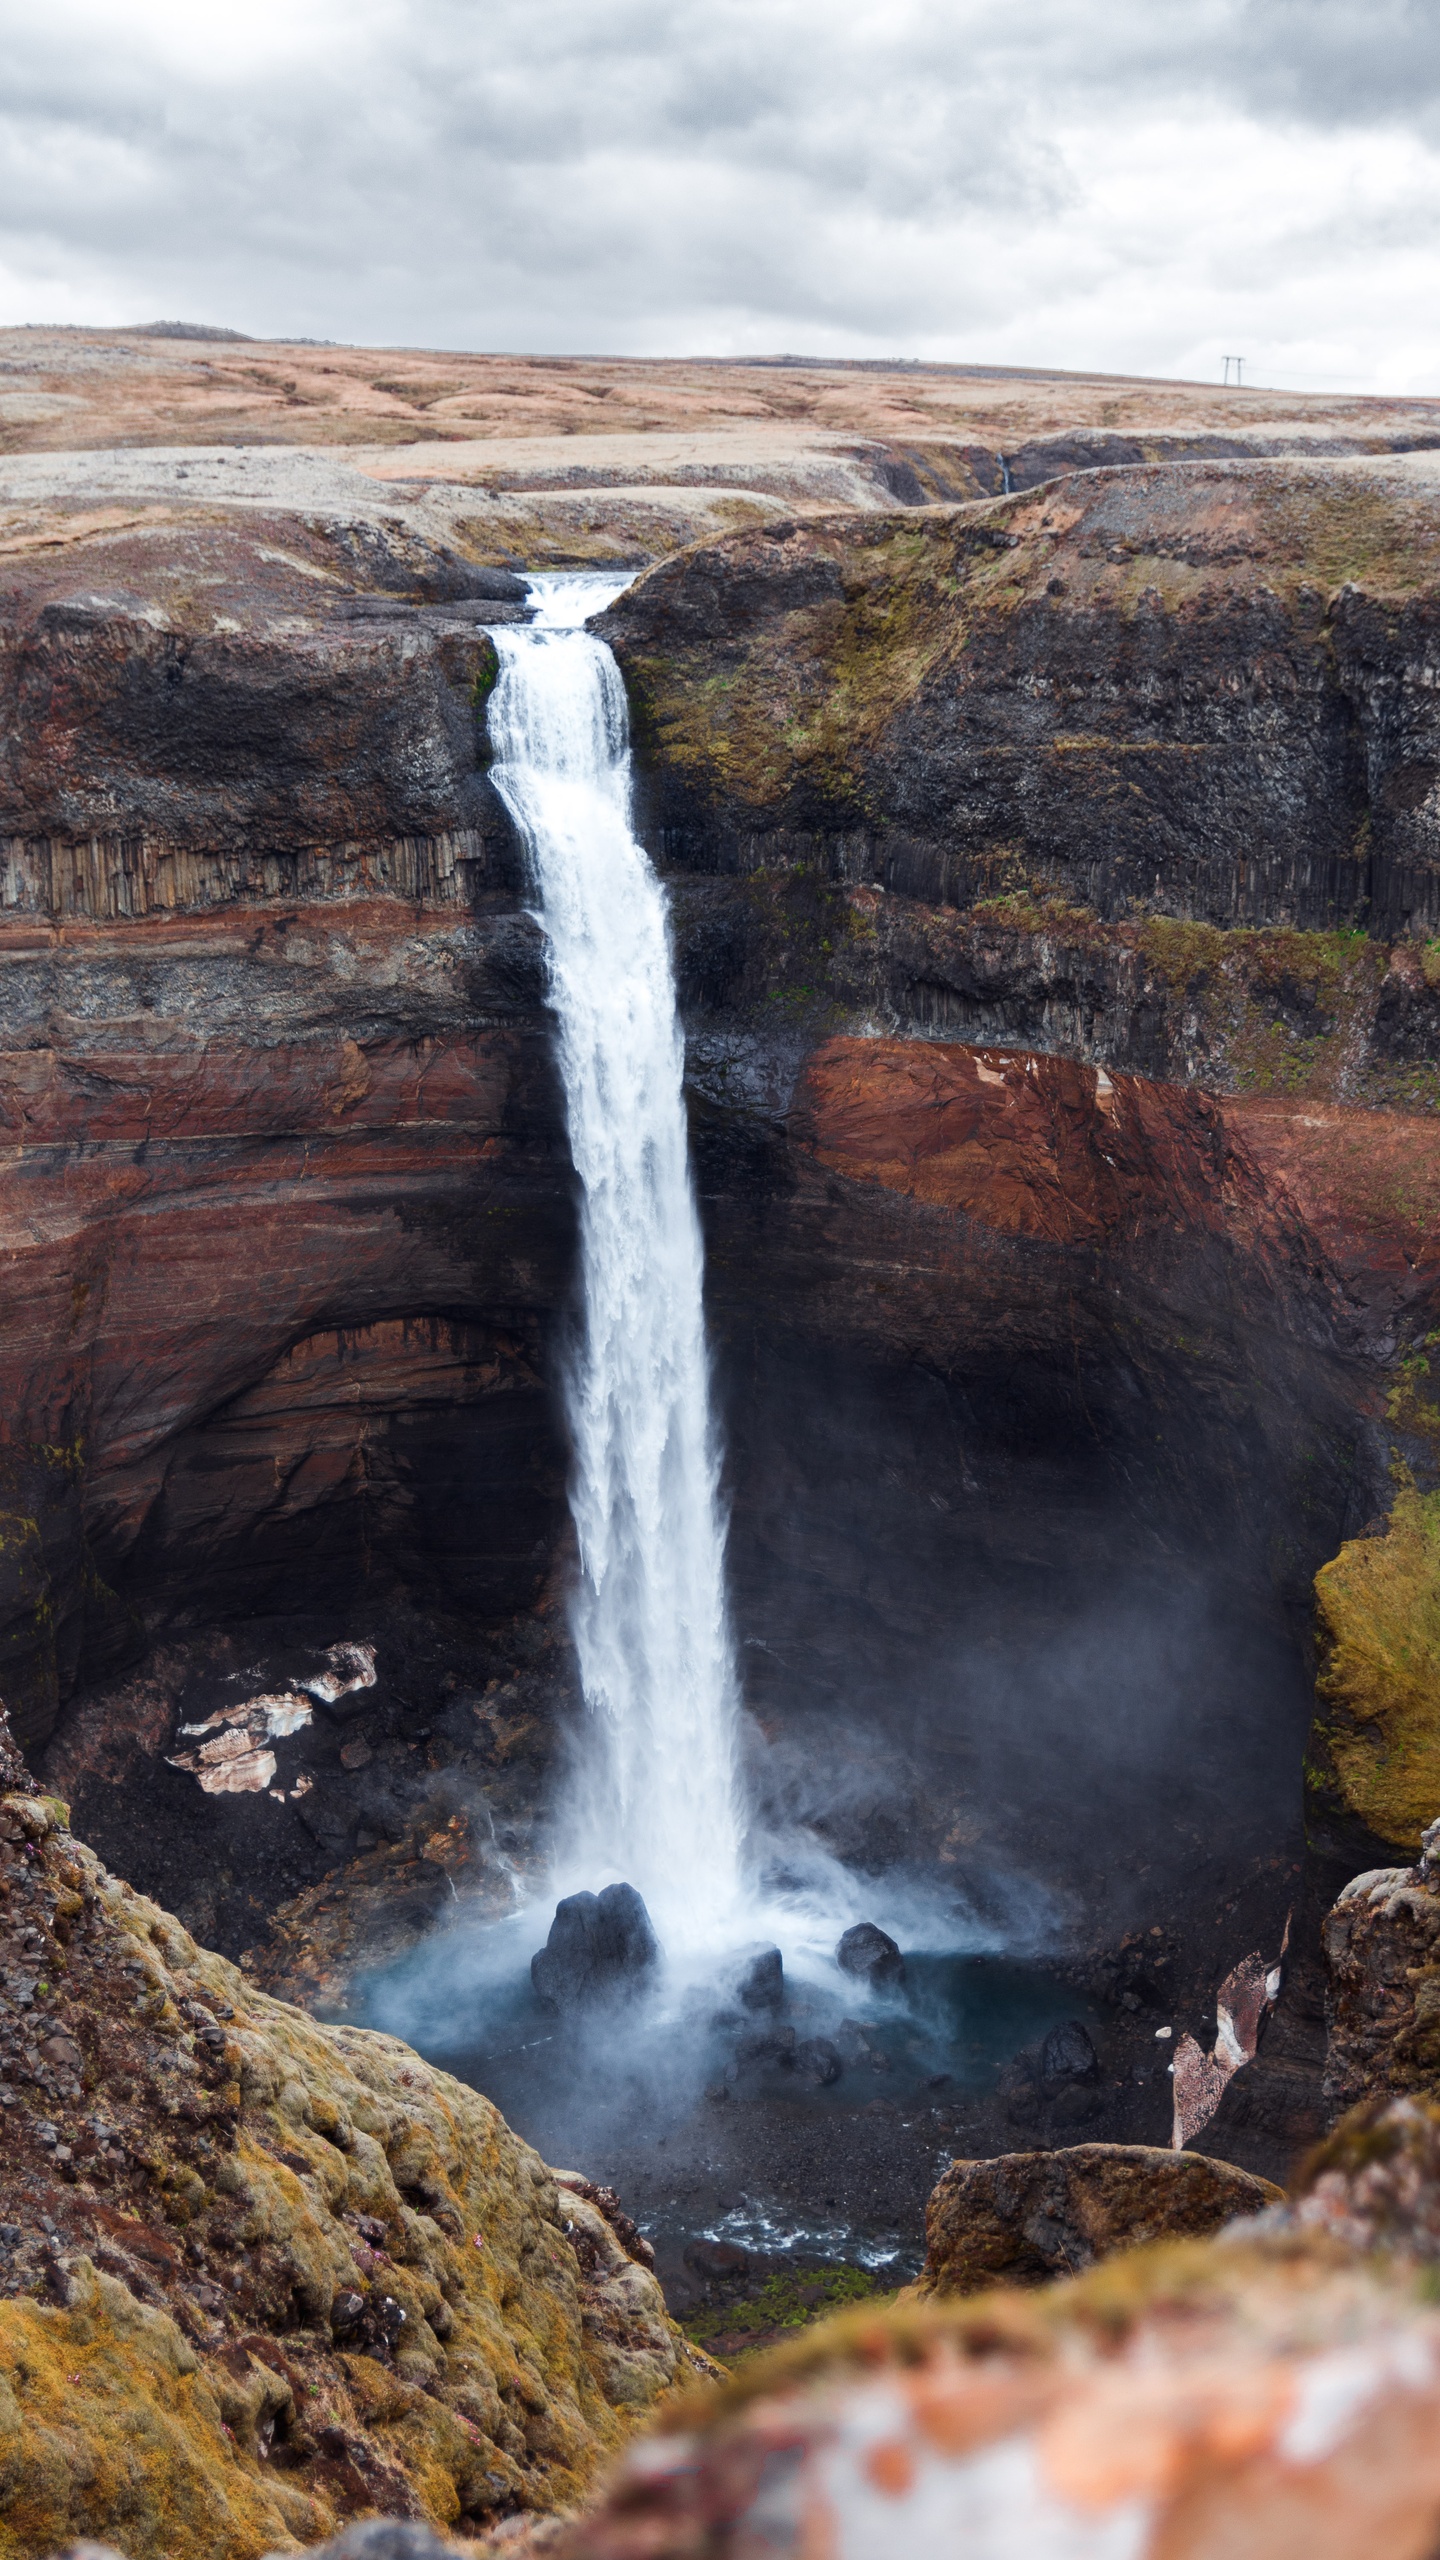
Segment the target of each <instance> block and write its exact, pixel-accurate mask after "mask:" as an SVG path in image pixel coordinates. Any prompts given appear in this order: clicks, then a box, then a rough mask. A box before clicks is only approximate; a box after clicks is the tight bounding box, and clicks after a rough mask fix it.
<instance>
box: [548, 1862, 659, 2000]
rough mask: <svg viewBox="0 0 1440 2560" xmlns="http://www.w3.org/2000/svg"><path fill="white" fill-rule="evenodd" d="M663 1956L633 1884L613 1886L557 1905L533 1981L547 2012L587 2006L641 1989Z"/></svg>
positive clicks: (648, 1915)
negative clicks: (601, 1891) (548, 2010)
mask: <svg viewBox="0 0 1440 2560" xmlns="http://www.w3.org/2000/svg"><path fill="white" fill-rule="evenodd" d="M659 1958H660V1942H659V1940H658V1938H657V1937H656V1935H655V1932H654V1930H653V1929H652V1927H651V1925H650V1914H649V1912H648V1911H647V1910H646V1908H645V1905H644V1903H643V1901H642V1900H641V1898H640V1896H639V1894H638V1893H637V1892H636V1890H635V1887H634V1886H633V1884H607V1885H606V1887H605V1889H604V1891H603V1893H571V1894H567V1895H566V1897H565V1900H564V1901H563V1902H559V1903H557V1904H556V1906H555V1917H554V1919H553V1920H552V1922H551V1924H550V1935H549V1937H548V1938H547V1940H546V1942H545V1944H544V1946H543V1947H541V1948H540V1949H539V1950H538V1952H537V1953H536V1954H535V1955H533V1956H532V1957H531V1959H530V1979H531V1981H532V1983H533V1984H534V1986H535V1993H536V1997H537V1999H540V2000H542V2001H543V2002H544V2004H545V2006H546V2008H547V2009H572V2008H582V2007H587V2006H590V2005H592V2004H593V2003H594V2002H596V2001H599V2000H610V1999H614V1998H615V1997H617V1995H624V1994H625V1993H627V1992H632V1991H636V1990H638V1989H639V1988H640V1986H641V1984H642V1983H643V1982H644V1980H645V1979H646V1977H647V1975H648V1974H649V1973H650V1972H651V1970H652V1969H653V1967H654V1966H655V1965H656V1964H657V1963H658V1962H659Z"/></svg>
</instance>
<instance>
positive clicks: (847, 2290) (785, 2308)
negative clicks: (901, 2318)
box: [681, 2265, 894, 2365]
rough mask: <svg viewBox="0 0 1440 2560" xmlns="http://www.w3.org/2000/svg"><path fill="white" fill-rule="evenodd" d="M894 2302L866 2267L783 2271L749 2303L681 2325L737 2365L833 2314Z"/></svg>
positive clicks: (703, 2314)
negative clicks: (866, 2304)
mask: <svg viewBox="0 0 1440 2560" xmlns="http://www.w3.org/2000/svg"><path fill="white" fill-rule="evenodd" d="M893 2300H894V2294H893V2291H887V2290H885V2289H884V2288H882V2287H880V2286H879V2285H877V2283H876V2281H875V2278H874V2276H873V2275H872V2274H871V2273H870V2271H869V2269H868V2268H866V2267H853V2266H845V2265H841V2266H814V2265H801V2266H796V2267H793V2268H790V2267H787V2268H777V2269H775V2270H774V2271H773V2272H772V2273H771V2274H770V2275H768V2276H767V2277H766V2278H765V2281H764V2283H763V2284H762V2285H761V2287H760V2289H759V2291H758V2292H757V2293H756V2294H754V2295H753V2296H751V2297H750V2299H749V2300H746V2301H740V2302H731V2303H726V2304H724V2305H722V2306H720V2307H718V2308H716V2309H712V2310H706V2311H697V2312H696V2313H694V2315H693V2316H692V2317H691V2318H690V2319H688V2320H686V2321H684V2322H682V2324H681V2325H682V2327H683V2328H684V2330H685V2333H686V2335H687V2337H689V2338H692V2339H693V2340H694V2342H695V2344H696V2346H697V2347H703V2348H704V2349H705V2351H706V2353H707V2355H712V2356H714V2357H715V2358H716V2360H717V2362H719V2363H721V2364H728V2365H737V2364H741V2363H743V2362H744V2361H745V2360H746V2358H747V2357H749V2356H753V2355H757V2354H759V2352H760V2351H761V2350H762V2349H763V2348H765V2347H769V2346H773V2345H774V2344H775V2343H776V2341H777V2340H779V2339H781V2338H785V2337H787V2336H789V2335H791V2334H792V2333H793V2332H794V2331H796V2330H797V2329H807V2328H809V2326H810V2324H811V2322H812V2321H815V2320H821V2319H824V2318H826V2317H827V2316H828V2314H830V2313H831V2312H835V2311H846V2310H849V2309H851V2308H852V2307H853V2306H854V2305H856V2304H858V2303H862V2302H865V2303H869V2304H871V2305H872V2307H874V2308H876V2309H878V2308H879V2307H880V2306H881V2305H882V2304H884V2303H888V2302H891V2301H893Z"/></svg>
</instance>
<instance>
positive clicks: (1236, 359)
mask: <svg viewBox="0 0 1440 2560" xmlns="http://www.w3.org/2000/svg"><path fill="white" fill-rule="evenodd" d="M1223 361H1224V365H1225V382H1226V385H1227V386H1228V384H1229V381H1230V367H1231V366H1232V364H1233V366H1234V367H1235V388H1236V390H1237V391H1238V390H1240V389H1241V388H1242V387H1243V386H1242V380H1241V375H1242V368H1243V366H1244V363H1245V359H1244V357H1243V356H1226V357H1225V358H1224V360H1223Z"/></svg>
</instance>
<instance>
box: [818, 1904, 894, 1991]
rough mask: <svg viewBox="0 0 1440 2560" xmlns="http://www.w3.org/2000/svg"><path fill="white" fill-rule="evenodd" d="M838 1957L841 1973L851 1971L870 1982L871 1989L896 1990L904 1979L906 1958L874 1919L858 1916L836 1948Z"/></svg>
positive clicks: (864, 1980)
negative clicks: (877, 1925)
mask: <svg viewBox="0 0 1440 2560" xmlns="http://www.w3.org/2000/svg"><path fill="white" fill-rule="evenodd" d="M835 1961H836V1963H837V1964H838V1966H839V1967H840V1970H841V1972H842V1973H852V1974H854V1976H855V1977H856V1979H857V1981H860V1982H868V1983H869V1985H870V1988H871V1990H872V1991H889V1990H893V1989H894V1988H895V1987H896V1986H897V1985H898V1984H899V1983H902V1982H903V1981H904V1979H905V1959H904V1957H903V1956H902V1954H901V1953H900V1950H899V1948H898V1947H897V1945H896V1944H895V1941H894V1939H893V1938H891V1937H888V1936H887V1935H886V1933H885V1931H884V1930H883V1929H878V1928H877V1927H876V1925H875V1923H874V1921H873V1920H857V1921H856V1923H855V1926H854V1928H853V1929H847V1930H846V1932H845V1935H844V1937H843V1938H842V1939H841V1941H840V1944H839V1946H838V1947H837V1948H836V1950H835Z"/></svg>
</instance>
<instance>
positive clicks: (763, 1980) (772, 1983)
mask: <svg viewBox="0 0 1440 2560" xmlns="http://www.w3.org/2000/svg"><path fill="white" fill-rule="evenodd" d="M738 1961H739V1966H740V1972H739V1976H738V1979H737V1981H736V1984H735V1997H736V1999H737V2000H738V2001H739V2003H740V2006H741V2008H742V2009H778V2008H779V2006H780V2003H781V2001H782V2000H783V1999H784V1997H785V1965H784V1960H783V1958H782V1956H781V1953H780V1950H779V1948H778V1947H745V1948H742V1950H741V1953H740V1956H739V1959H738Z"/></svg>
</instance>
